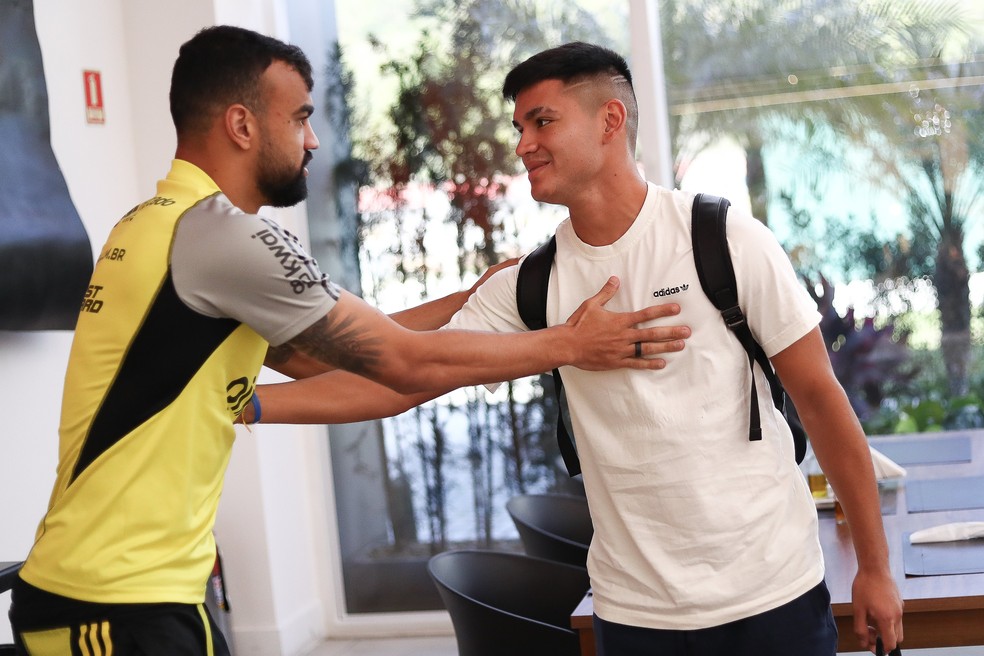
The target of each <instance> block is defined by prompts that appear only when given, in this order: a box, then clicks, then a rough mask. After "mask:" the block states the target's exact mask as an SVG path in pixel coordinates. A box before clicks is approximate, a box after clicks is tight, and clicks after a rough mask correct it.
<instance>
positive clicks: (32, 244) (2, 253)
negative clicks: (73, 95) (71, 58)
mask: <svg viewBox="0 0 984 656" xmlns="http://www.w3.org/2000/svg"><path fill="white" fill-rule="evenodd" d="M81 84H82V70H81V68H80V69H79V85H81ZM82 111H83V108H82V107H79V112H82ZM50 136H51V133H50V126H49V123H48V92H47V88H46V86H45V79H44V67H43V65H42V62H41V47H40V45H39V43H38V37H37V32H36V31H35V29H34V7H33V2H32V1H31V0H2V1H0V330H61V329H72V328H74V327H75V320H76V318H77V316H78V312H79V306H80V305H81V303H82V297H83V294H84V292H85V288H86V285H87V284H88V281H89V276H90V275H91V274H92V248H91V246H90V244H89V236H88V235H87V234H86V231H85V228H84V227H83V225H82V221H81V219H80V218H79V215H78V212H77V211H76V209H75V205H74V204H73V203H72V199H71V197H70V196H69V193H68V187H67V185H66V184H65V179H64V177H62V174H61V170H60V169H59V168H58V162H57V161H56V160H55V155H54V152H53V151H52V149H51V139H50Z"/></svg>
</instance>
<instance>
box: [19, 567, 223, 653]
mask: <svg viewBox="0 0 984 656" xmlns="http://www.w3.org/2000/svg"><path fill="white" fill-rule="evenodd" d="M11 592H12V594H11V606H10V624H11V627H12V628H13V631H14V644H15V645H16V647H17V654H18V655H19V656H25V655H29V656H106V655H107V654H113V656H229V647H228V646H227V644H226V641H225V638H224V637H223V635H222V632H221V631H220V630H219V628H218V626H216V624H215V621H214V620H213V619H212V616H211V615H210V614H209V612H208V609H207V608H206V607H205V604H198V605H195V604H173V603H163V604H96V603H90V602H86V601H78V600H75V599H69V598H67V597H62V596H59V595H55V594H51V593H49V592H45V591H44V590H40V589H38V588H36V587H34V586H32V585H29V584H28V583H25V582H24V581H22V580H21V579H19V578H18V579H17V581H16V582H15V583H14V587H13V590H12V591H11Z"/></svg>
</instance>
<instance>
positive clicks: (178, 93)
mask: <svg viewBox="0 0 984 656" xmlns="http://www.w3.org/2000/svg"><path fill="white" fill-rule="evenodd" d="M274 61H282V62H284V63H286V64H287V65H289V66H290V67H291V68H293V69H294V70H295V71H297V72H298V74H300V76H301V77H302V78H304V82H305V83H306V84H307V87H308V91H310V90H311V89H312V88H313V87H314V79H313V78H312V76H311V62H309V61H308V58H307V56H306V55H305V54H304V52H303V51H302V50H301V49H300V48H298V47H297V46H292V45H288V44H286V43H284V42H282V41H279V40H277V39H274V38H272V37H269V36H265V35H263V34H260V33H258V32H254V31H252V30H247V29H243V28H241V27H233V26H231V25H216V26H213V27H206V28H205V29H203V30H201V31H199V32H198V33H197V34H196V35H195V36H194V37H192V38H191V39H190V40H189V41H187V42H185V44H184V45H182V46H181V49H180V51H179V53H178V59H177V61H175V62H174V70H173V72H172V74H171V118H172V120H173V121H174V127H175V129H176V130H177V133H178V135H179V136H180V135H182V134H186V133H188V132H201V131H204V130H206V129H207V127H208V125H209V124H210V122H211V119H212V118H213V117H214V115H215V113H216V112H220V111H223V110H224V109H225V108H226V107H228V106H229V105H232V104H234V103H242V104H243V105H245V106H246V107H248V108H250V109H251V110H253V111H261V110H262V94H261V92H260V77H261V76H262V75H263V72H264V71H265V70H266V69H267V68H269V66H270V64H272V63H273V62H274Z"/></svg>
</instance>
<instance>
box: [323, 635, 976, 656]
mask: <svg viewBox="0 0 984 656" xmlns="http://www.w3.org/2000/svg"><path fill="white" fill-rule="evenodd" d="M867 653H868V652H851V653H850V654H842V655H841V656H863V655H864V654H867ZM903 653H905V654H906V656H984V647H955V648H950V649H907V650H905V651H904V652H903ZM457 655H458V648H457V646H456V645H455V642H454V638H453V637H444V638H392V639H386V640H330V641H328V642H325V643H323V644H322V645H320V646H319V647H317V648H316V649H315V650H314V651H312V652H310V653H309V654H307V656H457Z"/></svg>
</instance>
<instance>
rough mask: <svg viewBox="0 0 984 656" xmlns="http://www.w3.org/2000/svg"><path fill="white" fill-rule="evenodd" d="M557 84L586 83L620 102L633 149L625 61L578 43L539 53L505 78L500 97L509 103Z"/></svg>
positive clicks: (633, 105)
mask: <svg viewBox="0 0 984 656" xmlns="http://www.w3.org/2000/svg"><path fill="white" fill-rule="evenodd" d="M547 80H560V81H561V82H563V83H564V86H565V87H570V86H573V85H575V84H579V83H582V82H588V83H590V84H591V85H592V86H595V87H596V88H598V89H600V90H603V91H607V92H609V94H610V95H609V97H614V98H617V99H619V100H621V101H622V103H623V104H624V105H625V109H626V112H627V116H626V134H627V136H628V140H629V146H630V147H632V148H635V143H636V135H637V134H638V131H639V105H638V103H637V102H636V97H635V90H634V89H633V88H632V73H631V72H630V71H629V65H628V64H626V63H625V58H624V57H622V56H621V55H619V54H618V53H617V52H614V51H612V50H609V49H608V48H603V47H602V46H598V45H594V44H591V43H584V42H581V41H574V42H572V43H565V44H564V45H562V46H557V47H556V48H550V49H549V50H544V51H542V52H539V53H537V54H535V55H533V56H532V57H530V58H529V59H527V60H526V61H524V62H523V63H521V64H519V65H517V66H516V67H515V68H513V69H512V70H511V71H509V74H508V75H506V79H505V82H503V84H502V95H503V96H504V97H505V98H507V99H509V100H512V101H515V100H516V96H518V95H519V94H520V93H521V92H522V91H524V90H525V89H528V88H529V87H532V86H534V85H536V84H539V83H540V82H545V81H547Z"/></svg>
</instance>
